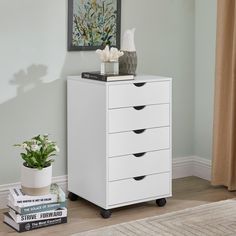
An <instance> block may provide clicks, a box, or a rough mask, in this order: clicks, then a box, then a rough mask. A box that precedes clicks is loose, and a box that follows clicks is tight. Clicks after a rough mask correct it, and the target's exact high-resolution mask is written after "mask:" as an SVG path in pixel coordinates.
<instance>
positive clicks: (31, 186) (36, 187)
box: [21, 164, 52, 196]
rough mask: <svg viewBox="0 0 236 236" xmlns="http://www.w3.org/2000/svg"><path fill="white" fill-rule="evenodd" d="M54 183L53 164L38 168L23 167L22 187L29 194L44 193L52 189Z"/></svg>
mask: <svg viewBox="0 0 236 236" xmlns="http://www.w3.org/2000/svg"><path fill="white" fill-rule="evenodd" d="M51 183H52V165H50V166H48V167H45V168H43V169H42V170H38V169H35V168H29V167H26V166H25V165H24V164H23V165H22V168H21V188H22V191H23V192H24V194H27V195H33V196H35V195H44V194H48V193H49V191H50V186H51Z"/></svg>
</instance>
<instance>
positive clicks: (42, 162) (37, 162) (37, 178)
mask: <svg viewBox="0 0 236 236" xmlns="http://www.w3.org/2000/svg"><path fill="white" fill-rule="evenodd" d="M14 146H18V147H22V148H23V149H24V150H25V152H24V153H21V157H22V159H23V160H24V162H23V165H22V168H21V187H22V191H23V192H24V193H25V194H27V195H44V194H48V193H49V191H50V185H51V181H52V162H53V161H54V159H52V156H55V155H56V153H57V152H59V148H58V147H57V145H56V142H53V141H51V140H49V138H48V135H47V134H46V135H38V136H35V137H33V138H32V139H30V140H28V141H24V142H23V143H22V144H15V145H14Z"/></svg>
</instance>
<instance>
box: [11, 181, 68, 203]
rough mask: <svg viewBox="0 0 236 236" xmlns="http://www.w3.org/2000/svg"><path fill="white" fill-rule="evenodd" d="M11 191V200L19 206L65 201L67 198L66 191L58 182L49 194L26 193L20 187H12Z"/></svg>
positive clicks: (52, 186)
mask: <svg viewBox="0 0 236 236" xmlns="http://www.w3.org/2000/svg"><path fill="white" fill-rule="evenodd" d="M9 191H10V193H9V200H10V201H11V202H12V203H13V205H15V206H19V207H24V206H29V205H38V204H42V203H51V202H64V201H65V200H66V197H65V193H64V192H63V190H62V189H61V188H60V187H59V186H58V185H57V184H52V185H51V188H50V193H49V194H46V195H40V196H29V195H25V194H24V193H23V192H22V189H21V188H20V187H14V188H10V189H9Z"/></svg>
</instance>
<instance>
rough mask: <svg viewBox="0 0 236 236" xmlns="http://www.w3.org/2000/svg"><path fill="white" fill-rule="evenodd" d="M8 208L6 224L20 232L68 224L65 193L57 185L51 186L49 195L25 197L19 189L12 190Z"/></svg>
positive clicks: (5, 216)
mask: <svg viewBox="0 0 236 236" xmlns="http://www.w3.org/2000/svg"><path fill="white" fill-rule="evenodd" d="M8 207H9V211H8V212H5V213H4V223H6V224H7V225H9V226H11V227H12V228H14V229H15V230H16V231H18V232H24V231H29V230H33V229H38V228H42V227H46V226H51V225H55V224H61V223H66V222H67V209H66V197H65V193H64V192H63V191H62V189H61V188H60V187H59V186H58V185H57V184H52V185H51V186H50V193H49V194H47V195H39V196H29V195H25V194H24V193H23V192H22V189H21V188H19V187H16V188H10V191H9V196H8Z"/></svg>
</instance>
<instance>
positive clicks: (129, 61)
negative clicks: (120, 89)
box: [119, 28, 137, 75]
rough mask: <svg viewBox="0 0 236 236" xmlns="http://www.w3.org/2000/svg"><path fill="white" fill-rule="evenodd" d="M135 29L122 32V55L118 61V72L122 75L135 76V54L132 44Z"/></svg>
mask: <svg viewBox="0 0 236 236" xmlns="http://www.w3.org/2000/svg"><path fill="white" fill-rule="evenodd" d="M134 32H135V28H133V29H130V30H126V31H125V32H124V36H123V41H122V45H121V50H122V51H123V52H124V55H123V56H122V57H121V58H120V59H119V71H120V73H124V74H133V75H135V74H136V69H137V53H136V48H135V44H134Z"/></svg>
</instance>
